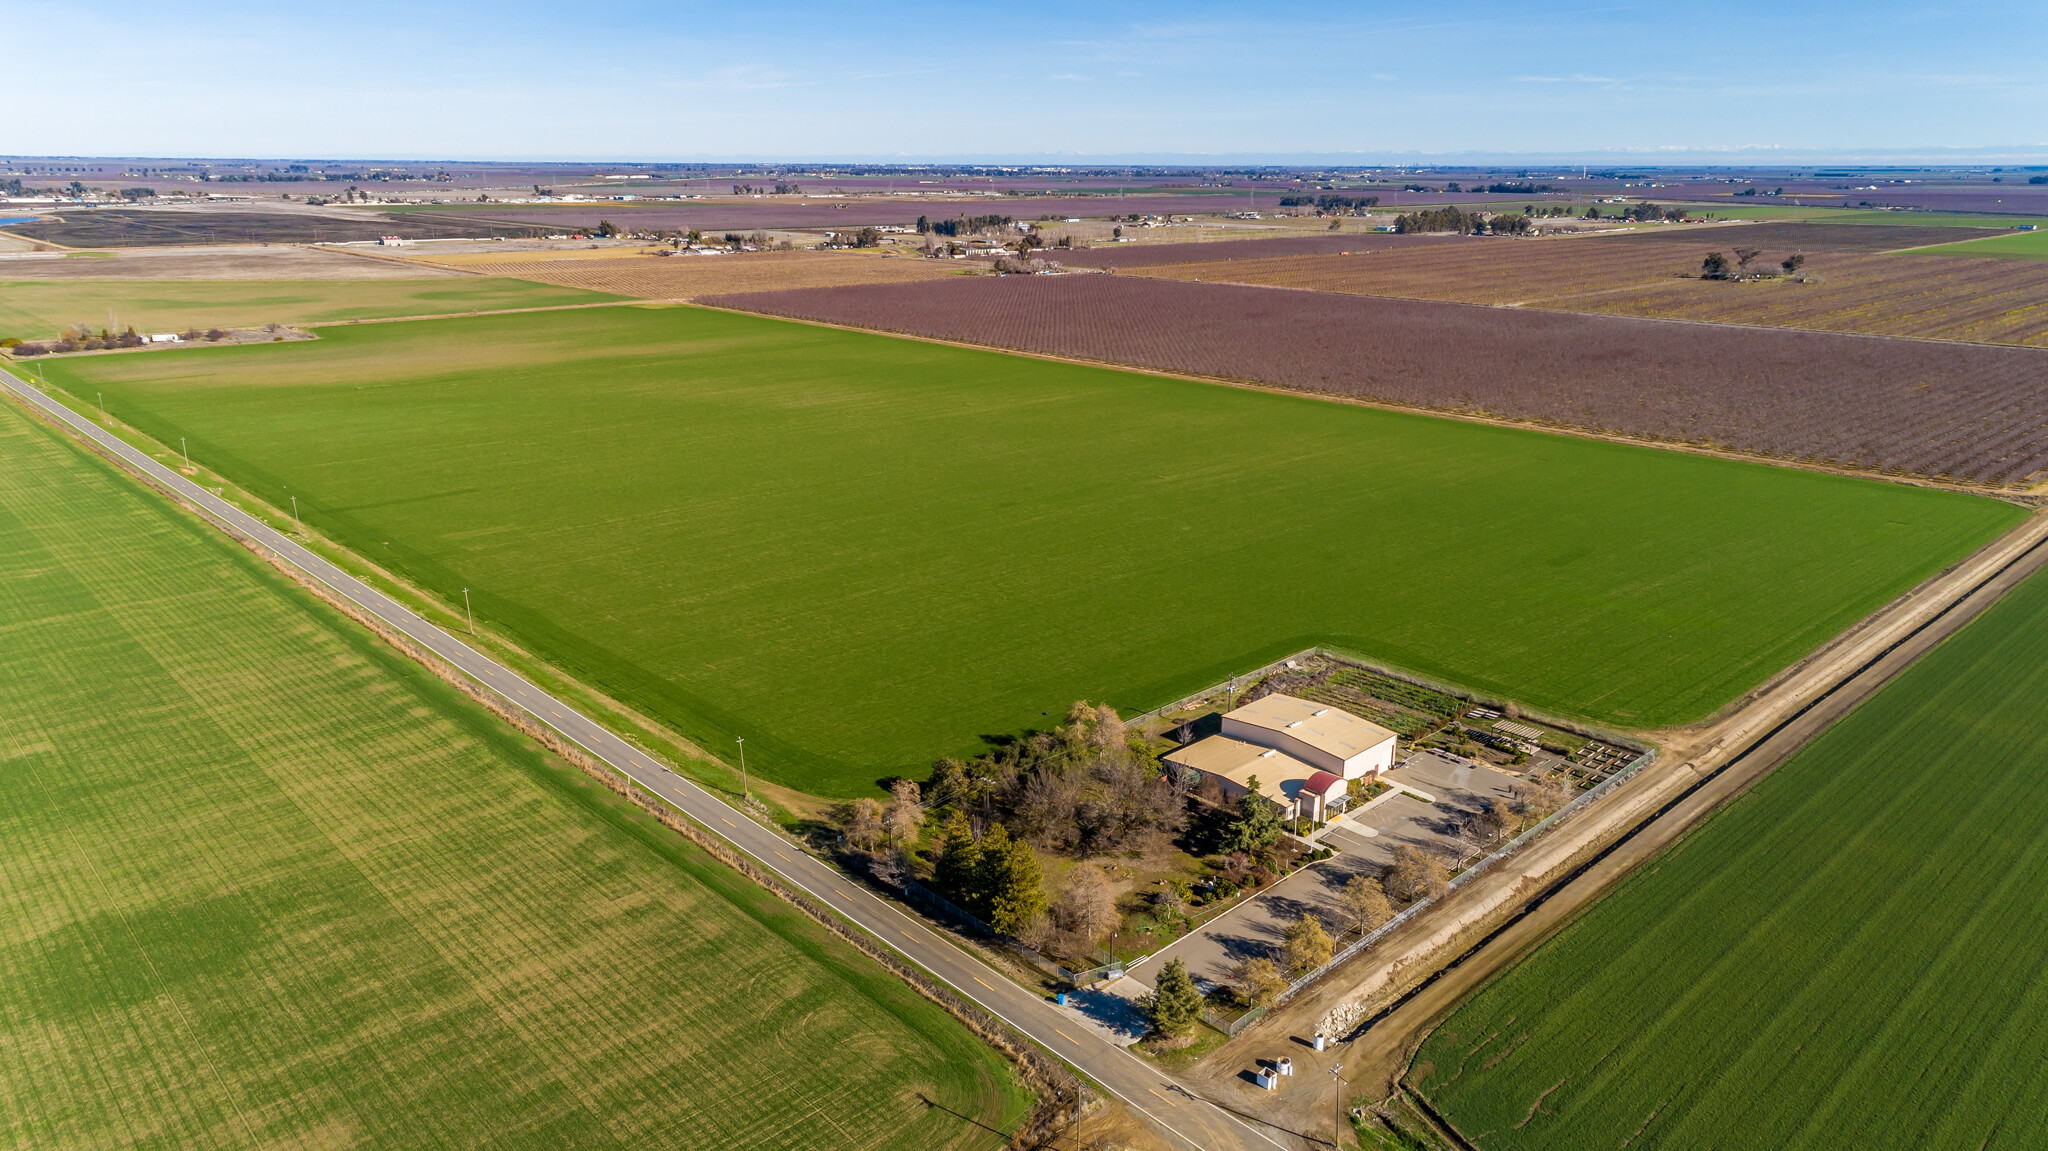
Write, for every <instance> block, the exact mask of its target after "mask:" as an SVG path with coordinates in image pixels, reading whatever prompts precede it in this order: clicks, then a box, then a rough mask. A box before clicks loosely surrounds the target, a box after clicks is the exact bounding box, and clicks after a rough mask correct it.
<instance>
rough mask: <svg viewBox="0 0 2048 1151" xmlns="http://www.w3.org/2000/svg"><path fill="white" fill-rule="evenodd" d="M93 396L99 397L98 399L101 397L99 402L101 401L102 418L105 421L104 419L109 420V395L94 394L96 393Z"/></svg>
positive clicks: (103, 393) (102, 393)
mask: <svg viewBox="0 0 2048 1151" xmlns="http://www.w3.org/2000/svg"><path fill="white" fill-rule="evenodd" d="M93 395H95V396H98V397H99V401H100V418H101V419H103V420H104V419H106V418H107V393H105V392H94V393H93Z"/></svg>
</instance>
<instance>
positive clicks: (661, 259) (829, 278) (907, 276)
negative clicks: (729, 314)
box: [464, 252, 959, 300]
mask: <svg viewBox="0 0 2048 1151" xmlns="http://www.w3.org/2000/svg"><path fill="white" fill-rule="evenodd" d="M464 267H465V268H466V269H467V270H469V271H473V272H481V273H483V274H484V275H487V276H511V277H515V278H517V279H521V280H537V281H539V282H541V283H543V284H556V285H559V286H561V287H565V288H585V289H589V290H591V291H597V292H614V293H617V294H618V295H621V296H641V297H645V298H647V299H651V300H694V299H696V298H698V297H700V296H709V295H717V294H719V293H721V292H758V291H773V290H775V289H777V288H836V287H841V286H844V285H849V284H895V283H903V282H905V281H911V280H931V279H936V278H938V277H940V276H944V275H948V274H951V273H955V272H958V271H959V265H957V264H953V263H950V262H945V261H940V260H918V259H910V258H886V257H881V256H861V255H853V254H850V253H845V252H745V253H740V254H738V255H729V256H634V257H611V258H598V259H585V260H546V261H534V260H508V261H505V262H503V263H484V264H465V265H464Z"/></svg>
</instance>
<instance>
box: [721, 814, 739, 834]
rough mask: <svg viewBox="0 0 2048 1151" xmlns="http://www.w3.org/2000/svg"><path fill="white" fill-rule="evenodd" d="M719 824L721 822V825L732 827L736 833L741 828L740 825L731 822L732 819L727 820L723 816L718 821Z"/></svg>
mask: <svg viewBox="0 0 2048 1151" xmlns="http://www.w3.org/2000/svg"><path fill="white" fill-rule="evenodd" d="M718 822H720V823H722V824H724V825H726V826H727V827H730V828H732V829H733V830H734V831H738V830H739V829H740V828H739V825H738V824H736V823H734V822H733V821H732V820H730V819H726V818H725V817H723V816H720V817H719V820H718Z"/></svg>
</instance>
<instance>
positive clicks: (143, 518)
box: [0, 402, 1028, 1151]
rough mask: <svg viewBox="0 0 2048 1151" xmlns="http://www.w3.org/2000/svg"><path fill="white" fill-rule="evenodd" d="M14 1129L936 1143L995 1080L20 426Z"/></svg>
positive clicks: (790, 915)
mask: <svg viewBox="0 0 2048 1151" xmlns="http://www.w3.org/2000/svg"><path fill="white" fill-rule="evenodd" d="M0 845H4V850H0V923H4V925H5V928H4V930H0V972H4V973H5V975H4V978H0V1139H4V1140H5V1142H6V1143H7V1144H8V1145H10V1146H18V1147H112V1146H137V1147H181V1148H183V1147H258V1146H263V1147H341V1146H378V1147H394V1148H397V1147H403V1148H424V1147H450V1148H468V1147H483V1146H504V1147H547V1148H558V1147H561V1148H567V1147H599V1146H605V1147H617V1146H632V1147H656V1148H659V1147H668V1148H679V1149H697V1148H706V1147H760V1148H784V1147H817V1148H834V1149H837V1148H842V1147H878V1148H879V1147H890V1148H903V1149H905V1151H917V1149H922V1148H925V1147H932V1146H950V1147H963V1148H964V1147H975V1148H986V1147H988V1146H990V1145H991V1141H992V1139H993V1137H992V1136H990V1135H989V1134H988V1132H986V1131H984V1130H982V1129H981V1128H980V1127H978V1126H975V1125H973V1124H971V1123H969V1122H966V1121H964V1120H963V1119H961V1118H957V1117H955V1115H953V1114H951V1113H949V1112H948V1111H947V1110H943V1109H933V1108H930V1107H927V1106H926V1105H925V1104H924V1103H923V1102H922V1101H920V1099H919V1098H918V1096H919V1094H920V1093H922V1094H923V1095H925V1096H928V1097H929V1098H930V1099H931V1100H933V1101H934V1102H936V1103H937V1104H939V1105H940V1107H941V1108H950V1109H951V1111H952V1112H959V1113H963V1114H965V1115H972V1116H976V1117H978V1118H979V1119H980V1120H981V1121H983V1122H986V1123H988V1124H989V1125H991V1126H1002V1125H1004V1124H1006V1123H1008V1122H1010V1121H1012V1120H1013V1119H1015V1118H1016V1117H1017V1116H1018V1114H1019V1113H1020V1111H1021V1109H1022V1108H1023V1106H1024V1105H1025V1104H1026V1103H1027V1102H1028V1100H1027V1099H1026V1098H1025V1097H1024V1095H1023V1094H1022V1093H1021V1091H1020V1089H1019V1088H1018V1087H1017V1086H1016V1084H1015V1081H1014V1079H1013V1077H1012V1075H1011V1073H1010V1070H1009V1068H1008V1066H1007V1065H1006V1064H1005V1062H1004V1061H1003V1060H1002V1059H1001V1058H1000V1057H998V1056H997V1055H996V1054H995V1053H994V1052H993V1051H991V1050H989V1049H988V1048H986V1047H985V1046H983V1045H982V1044H980V1043H979V1042H978V1041H977V1040H975V1039H974V1038H973V1037H972V1035H970V1034H969V1033H968V1032H967V1031H966V1029H964V1028H963V1027H961V1026H960V1025H959V1024H958V1023H956V1022H955V1021H954V1020H953V1019H951V1018H950V1017H949V1016H947V1015H945V1014H944V1013H943V1012H942V1011H940V1010H939V1009H938V1008H937V1007H935V1006H933V1005H931V1004H929V1003H928V1002H926V1001H925V1000H923V999H921V998H920V997H918V996H917V995H916V994H915V993H913V992H912V991H911V990H910V989H909V988H908V987H906V986H905V985H904V984H902V983H901V982H900V981H898V980H897V979H896V978H894V977H893V976H891V975H890V974H888V973H887V972H885V971H884V970H883V969H882V968H881V967H879V966H878V965H876V964H874V963H873V962H871V961H869V960H868V959H866V958H865V957H864V956H861V955H860V954H858V953H857V952H855V951H853V950H852V949H851V948H849V947H847V946H846V945H845V944H843V943H841V942H840V941H838V940H837V939H835V938H834V937H832V936H830V935H828V934H827V933H826V932H824V931H823V930H822V929H820V928H818V927H816V926H815V925H814V924H812V923H811V922H810V921H808V920H806V919H804V918H803V917H802V916H801V915H799V914H798V913H797V912H795V911H794V910H793V909H792V908H790V907H789V906H788V905H786V904H784V903H781V902H780V901H778V900H776V899H775V898H773V897H772V896H770V895H769V894H767V893H766V892H765V891H764V890H762V889H761V888H759V887H756V886H754V885H752V884H751V883H749V882H747V881H745V880H743V879H741V878H740V877H738V876H737V875H736V874H734V873H733V872H731V871H730V870H728V869H726V868H724V867H722V866H720V865H718V864H716V863H714V862H712V861H711V860H710V859H708V858H707V857H706V856H705V855H703V854H702V853H701V852H699V851H697V850H696V849H695V848H692V847H689V846H686V845H685V844H684V843H683V841H682V840H680V839H679V838H678V837H676V836H675V835H674V834H673V833H671V832H669V831H667V829H665V828H661V827H659V825H657V824H655V823H654V822H653V821H652V820H651V819H649V818H647V817H646V816H644V815H641V814H639V813H638V812H637V811H636V810H635V809H633V808H631V807H630V806H628V805H626V804H625V803H624V802H623V801H621V800H618V799H616V798H615V797H613V796H612V795H611V793H609V792H607V791H605V790H604V789H602V788H601V787H599V786H597V785H596V784H594V783H592V782H590V781H589V780H588V779H587V777H585V776H583V775H582V774H581V773H579V772H577V771H575V770H574V769H573V768H570V767H568V766H566V765H563V764H560V763H558V762H556V761H554V760H552V759H550V758H548V757H546V756H544V755H543V754H542V753H541V752H539V751H538V750H537V749H536V748H534V747H533V745H531V744H530V743H527V742H525V741H524V740H521V739H519V738H518V737H517V736H516V735H514V734H513V733H512V732H510V731H509V729H506V728H504V727H503V726H501V725H500V724H499V723H498V722H496V721H495V720H494V719H493V718H492V717H490V716H489V715H488V714H486V713H484V712H482V711H481V710H480V709H478V708H476V707H474V706H473V705H470V704H469V703H468V702H467V701H465V700H463V699H462V698H461V697H460V696H458V695H456V694H455V693H454V692H453V691H452V690H450V689H448V688H447V687H445V686H444V685H442V684H441V683H439V682H438V681H436V680H433V679H432V678H430V677H429V676H428V675H427V674H426V673H425V672H424V671H423V670H421V669H420V668H419V667H418V666H417V665H414V664H412V663H410V662H408V661H406V660H404V659H401V658H399V657H397V656H396V655H394V654H392V653H391V652H389V651H388V650H386V649H384V648H382V647H381V646H379V645H378V644H377V643H375V642H374V641H373V640H372V639H371V638H370V637H369V636H368V634H367V633H365V632H363V631H362V630H361V629H359V628H357V627H355V626H354V625H353V624H349V623H347V622H346V621H342V620H341V619H340V618H339V617H338V616H337V615H335V614H334V613H333V612H331V611H329V610H328V609H326V608H325V607H324V606H323V605H321V604H319V603H318V602H317V601H315V600H313V599H311V598H310V597H308V596H306V595H305V594H304V593H303V592H301V591H300V590H299V589H298V588H297V587H296V586H295V585H292V584H289V583H287V582H286V581H285V580H284V579H283V578H282V577H281V576H279V575H277V574H276V573H274V572H273V571H272V570H271V569H269V568H267V567H265V566H263V565H262V564H260V563H258V562H257V561H256V560H255V559H254V558H253V557H251V556H250V555H249V554H248V553H247V552H245V551H243V550H241V549H240V548H237V547H235V546H233V545H232V544H230V543H229V542H227V541H226V540H225V539H224V538H223V537H220V536H217V535H215V534H214V533H212V532H210V531H209V530H207V529H205V528H203V527H201V526H199V525H198V524H197V523H195V522H194V521H193V520H191V519H189V518H187V517H186V516H184V515H182V514H181V513H178V512H176V511H174V510H173V509H172V508H171V506H170V505H169V504H168V502H166V501H163V500H161V499H158V498H157V497H155V496H153V495H150V494H146V493H144V492H142V491H140V490H138V489H137V488H136V487H135V486H133V485H132V484H130V483H129V482H127V481H126V480H124V479H123V478H121V477H118V476H116V475H114V474H113V473H112V471H111V469H110V468H109V467H107V466H106V465H104V464H102V463H100V462H99V461H98V460H97V459H96V458H92V457H88V456H86V455H84V454H83V453H81V452H79V451H77V450H76V449H74V448H73V447H72V446H71V445H69V444H68V443H66V442H63V441H61V440H60V439H59V438H58V437H57V436H56V434H55V433H53V432H50V431H47V430H45V429H43V428H41V427H39V426H34V425H31V424H30V423H29V422H28V421H27V419H26V417H25V416H23V415H22V414H21V412H20V411H19V409H18V408H16V407H15V406H14V405H13V404H12V403H11V402H8V403H0Z"/></svg>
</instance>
